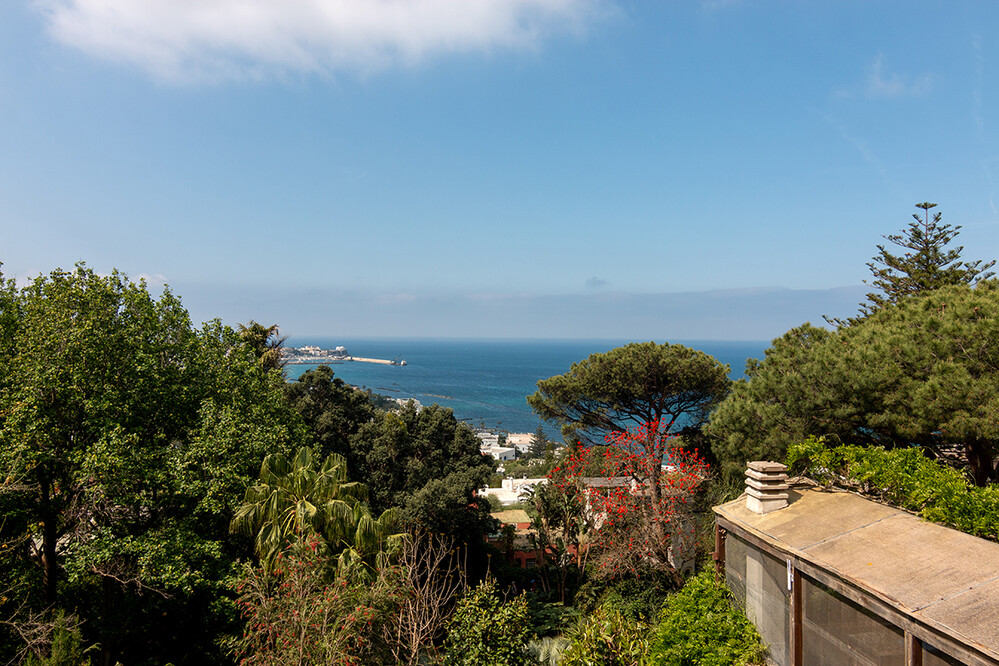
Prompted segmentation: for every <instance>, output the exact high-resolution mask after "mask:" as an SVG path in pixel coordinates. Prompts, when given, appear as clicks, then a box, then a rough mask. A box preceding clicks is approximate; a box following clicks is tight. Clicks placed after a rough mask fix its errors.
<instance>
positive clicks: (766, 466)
mask: <svg viewBox="0 0 999 666" xmlns="http://www.w3.org/2000/svg"><path fill="white" fill-rule="evenodd" d="M787 489H788V485H787V466H786V465H782V464H780V463H775V462H768V461H765V460H755V461H753V462H751V463H749V469H747V470H746V495H747V497H746V508H748V509H749V510H750V511H752V512H753V513H760V514H764V513H770V512H771V511H777V510H778V509H783V508H784V507H786V506H787Z"/></svg>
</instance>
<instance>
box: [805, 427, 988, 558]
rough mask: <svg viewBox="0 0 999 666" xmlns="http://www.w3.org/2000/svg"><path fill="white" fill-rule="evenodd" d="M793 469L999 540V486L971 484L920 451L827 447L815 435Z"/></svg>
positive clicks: (935, 519) (955, 471)
mask: <svg viewBox="0 0 999 666" xmlns="http://www.w3.org/2000/svg"><path fill="white" fill-rule="evenodd" d="M787 461H788V466H789V468H790V469H791V470H792V471H793V472H794V473H796V474H803V475H806V476H808V477H810V478H812V479H815V480H816V481H819V482H822V483H831V484H836V485H842V486H845V487H848V488H851V489H855V490H859V491H861V492H863V493H865V494H868V495H873V496H875V497H877V498H878V499H881V500H884V501H885V502H888V503H889V504H892V505H895V506H900V507H902V508H904V509H908V510H910V511H915V512H917V513H919V514H920V515H921V516H922V517H923V518H926V519H927V520H931V521H933V522H937V523H943V524H945V525H950V526H951V527H954V528H956V529H959V530H961V531H962V532H967V533H969V534H974V535H976V536H980V537H985V538H989V539H993V540H999V486H997V485H995V484H991V485H989V486H986V487H984V488H980V487H977V486H973V485H968V482H967V480H966V477H965V476H964V475H963V474H961V473H960V472H958V471H957V470H955V469H953V468H951V467H945V466H943V465H941V464H939V463H938V462H936V461H934V460H930V459H929V458H927V457H926V456H925V455H924V453H923V452H922V451H921V450H920V449H918V448H908V449H894V450H891V451H886V450H885V449H883V448H881V447H860V446H837V447H827V446H825V443H824V442H823V441H822V440H821V439H816V438H814V437H811V438H809V439H807V440H805V441H804V442H801V443H799V444H792V445H791V447H790V449H789V450H788V458H787Z"/></svg>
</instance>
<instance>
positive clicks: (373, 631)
mask: <svg viewBox="0 0 999 666" xmlns="http://www.w3.org/2000/svg"><path fill="white" fill-rule="evenodd" d="M323 551H324V548H322V547H321V543H320V539H319V538H318V537H317V536H316V535H312V536H311V537H308V538H306V539H304V540H303V541H300V542H296V543H295V544H294V545H293V546H292V547H291V548H290V549H289V550H288V551H286V552H285V553H283V554H282V555H281V556H280V558H279V563H280V566H279V567H278V568H276V569H274V570H270V569H264V568H262V567H249V566H248V567H246V568H245V570H244V571H243V574H242V576H241V577H240V581H239V584H238V587H239V590H240V597H239V605H240V609H241V611H242V615H243V619H244V622H245V630H244V632H243V634H242V636H241V637H240V638H237V639H235V640H233V641H232V642H231V644H230V649H231V651H232V653H233V654H234V656H238V657H240V664H245V665H246V666H284V665H285V664H344V665H352V666H361V665H362V664H372V663H391V661H390V660H391V657H392V654H391V651H390V648H391V647H392V646H390V645H386V643H385V642H384V640H383V636H384V634H385V631H386V629H387V627H388V626H389V625H390V624H391V623H392V621H393V618H394V617H395V616H396V615H397V613H398V612H399V605H400V604H401V603H402V602H403V600H404V598H405V595H406V588H405V586H404V585H403V584H402V580H401V578H400V576H401V571H400V570H399V568H398V567H386V568H383V569H381V570H379V571H378V574H377V575H376V576H375V578H374V580H371V581H364V582H360V581H359V578H360V577H359V576H357V575H353V574H352V572H351V570H350V567H347V568H346V569H344V568H342V567H336V566H333V564H332V562H331V560H330V559H329V557H328V556H327V555H325V554H324V552H323Z"/></svg>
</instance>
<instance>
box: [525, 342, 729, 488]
mask: <svg viewBox="0 0 999 666" xmlns="http://www.w3.org/2000/svg"><path fill="white" fill-rule="evenodd" d="M728 372H729V367H728V366H727V365H724V364H722V363H719V362H718V361H717V360H715V359H714V358H713V357H711V356H709V355H708V354H705V353H704V352H701V351H698V350H696V349H690V348H689V347H684V346H683V345H671V344H662V345H659V344H656V343H655V342H641V343H638V342H633V343H631V344H628V345H625V346H623V347H618V348H616V349H612V350H611V351H609V352H606V353H603V354H592V355H590V357H589V358H587V359H586V360H584V361H580V362H579V363H573V364H572V367H571V368H570V369H569V372H567V373H565V374H564V375H557V376H555V377H550V378H548V379H543V380H541V381H539V382H538V391H537V392H536V393H534V394H533V395H531V396H528V398H527V402H528V403H529V404H530V405H531V407H532V408H533V409H534V411H535V412H537V413H538V414H539V415H540V416H541V418H543V419H546V420H549V421H556V422H558V423H561V424H562V428H563V433H564V434H566V435H568V436H572V435H574V434H575V435H583V436H585V437H586V439H587V441H588V442H590V443H599V440H598V439H595V437H596V436H597V435H599V436H601V437H602V436H604V435H607V434H610V433H613V432H628V431H629V430H630V429H632V428H635V427H644V426H646V425H648V424H655V428H645V429H644V430H643V432H644V433H645V436H646V438H645V439H644V440H643V441H637V440H634V439H632V440H630V441H629V442H628V445H629V446H631V447H633V448H634V449H635V450H640V451H641V452H642V453H643V454H644V455H646V456H648V457H649V458H650V459H652V460H658V461H660V462H661V461H663V460H664V457H665V455H666V453H667V451H668V449H669V448H670V443H669V439H670V436H672V435H674V434H676V433H678V432H680V431H681V430H682V429H684V428H686V429H689V430H691V431H696V430H697V429H698V428H700V427H701V425H702V424H703V423H704V422H705V421H706V420H707V416H708V414H709V413H710V411H711V410H712V409H713V408H714V407H715V406H716V405H717V404H718V403H719V402H720V401H721V400H722V399H723V398H724V397H725V395H726V394H727V393H728V391H729V387H730V385H731V380H729V378H728ZM660 469H661V468H660V467H659V466H658V465H653V466H652V467H651V468H650V470H649V471H650V474H651V475H652V477H651V483H650V487H651V488H652V492H653V493H658V492H659V488H660V484H659V475H660V473H661V471H660ZM655 499H656V501H659V499H660V498H658V497H656V498H655Z"/></svg>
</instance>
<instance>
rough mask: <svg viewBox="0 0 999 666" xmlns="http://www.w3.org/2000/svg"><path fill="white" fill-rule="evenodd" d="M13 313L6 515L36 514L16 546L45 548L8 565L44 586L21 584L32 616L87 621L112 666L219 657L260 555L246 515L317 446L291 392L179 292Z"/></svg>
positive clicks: (101, 283)
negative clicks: (267, 480)
mask: <svg viewBox="0 0 999 666" xmlns="http://www.w3.org/2000/svg"><path fill="white" fill-rule="evenodd" d="M0 308H2V314H0V322H2V329H3V335H4V344H3V345H0V349H2V350H3V351H2V360H0V373H2V374H0V466H2V467H3V468H4V469H5V470H6V479H5V484H4V492H3V501H4V503H5V505H6V504H7V503H9V504H10V505H16V506H17V507H18V508H17V510H16V512H14V513H12V514H8V515H10V516H11V518H12V519H11V520H9V521H6V522H4V523H3V524H2V525H0V532H2V534H3V538H4V539H5V540H6V539H7V538H8V537H9V536H11V533H10V532H8V530H12V529H23V530H25V531H27V532H28V534H30V537H31V538H29V539H27V540H25V541H23V542H20V544H19V546H18V548H19V552H18V555H17V557H16V558H11V559H9V560H5V561H4V565H5V567H10V568H7V569H6V570H5V571H4V574H5V575H6V574H10V575H11V576H13V575H14V568H17V567H26V568H33V567H37V568H38V569H39V570H40V573H41V575H40V576H38V577H37V578H36V577H30V576H23V577H21V578H20V579H21V580H23V581H25V582H24V588H23V594H24V595H25V598H26V599H29V600H32V603H31V604H29V605H30V606H32V608H27V609H26V611H31V610H38V609H39V608H40V607H41V606H42V605H43V604H44V605H53V604H54V605H56V606H59V607H63V608H65V610H66V611H67V612H70V613H74V614H77V615H79V616H80V617H81V619H82V620H84V624H83V627H84V631H85V633H86V634H87V640H88V642H93V640H94V639H98V640H99V641H100V644H101V649H102V656H101V659H102V660H109V661H110V663H113V662H114V660H115V659H117V658H118V655H120V654H122V652H123V651H128V653H129V654H130V655H131V657H132V658H134V660H136V661H140V660H142V659H145V658H149V659H151V660H153V661H159V662H167V661H184V660H185V658H186V657H185V655H190V654H202V653H210V652H212V651H213V649H214V648H213V644H214V639H215V635H214V634H213V633H212V632H213V631H218V630H219V626H220V624H219V623H220V622H222V623H224V622H225V621H226V620H225V616H226V613H227V612H228V611H227V610H226V606H227V603H228V597H227V594H226V589H227V588H226V581H227V578H228V576H229V575H230V574H231V573H232V567H233V566H234V562H235V560H236V558H237V557H239V556H241V555H243V552H242V551H241V548H240V545H241V544H240V543H239V542H238V540H234V539H231V538H230V537H229V536H228V530H227V527H228V522H229V518H230V515H229V512H231V510H232V509H233V508H234V506H235V504H236V503H237V502H238V498H239V493H240V492H241V491H242V490H243V489H245V487H246V485H247V484H248V482H249V481H250V480H251V479H252V478H253V476H254V474H255V472H256V470H257V469H258V468H259V464H260V460H261V459H262V458H263V455H264V454H265V453H267V452H269V451H282V450H287V448H289V447H290V444H291V443H292V442H295V441H296V438H298V437H300V436H301V434H302V433H301V430H300V422H299V421H297V419H296V418H295V416H294V414H293V413H292V412H290V411H289V410H288V408H287V406H286V405H285V403H284V401H283V398H282V395H281V390H280V387H281V384H282V383H283V382H281V380H280V378H279V377H275V376H271V375H269V374H268V373H265V372H262V371H261V369H260V367H259V365H258V364H257V363H256V361H255V359H254V358H253V356H252V355H251V354H249V353H248V352H247V351H246V349H245V347H244V346H243V344H242V342H241V341H240V339H239V338H238V336H237V335H236V334H235V332H234V331H232V330H231V329H229V328H227V327H223V326H221V324H218V323H217V322H214V323H212V324H209V325H206V326H205V327H203V328H202V329H201V330H200V331H199V330H195V329H194V328H192V327H191V323H190V320H189V317H188V315H187V312H186V310H184V308H183V307H182V306H181V304H180V300H179V299H178V298H177V297H175V296H174V295H173V294H172V293H171V292H170V291H169V290H168V289H165V290H164V292H163V295H162V296H161V297H160V298H159V299H154V298H153V297H151V296H150V294H149V293H148V291H147V290H146V287H145V285H144V284H143V283H141V282H140V283H132V282H130V281H129V280H128V279H127V277H125V276H123V275H122V274H120V273H118V272H112V273H111V274H110V275H108V276H99V275H97V274H95V273H94V272H93V271H92V270H90V269H88V268H87V267H86V266H85V265H83V264H80V265H78V266H77V267H76V270H74V271H72V272H67V271H62V270H56V271H54V272H52V273H51V274H50V275H48V276H41V277H39V278H37V279H36V280H34V281H33V282H32V283H31V284H29V285H27V286H26V287H24V288H23V289H20V290H17V289H14V288H13V287H12V285H11V284H10V283H8V284H7V285H6V287H5V288H4V289H3V290H2V297H0ZM18 575H20V574H18ZM140 594H142V595H143V596H141V597H140ZM81 599H87V600H93V599H96V600H98V603H90V602H88V603H83V604H81V603H80V602H79V600H81ZM195 609H196V610H195ZM229 610H232V609H231V606H230V607H229ZM194 618H198V619H197V620H195V619H194ZM154 622H155V625H154ZM153 626H156V627H157V630H156V632H155V633H154V632H152V630H151V627H153ZM175 635H184V636H185V637H186V639H185V640H184V641H172V640H171V637H172V636H175ZM130 660H133V659H131V658H130Z"/></svg>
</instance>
